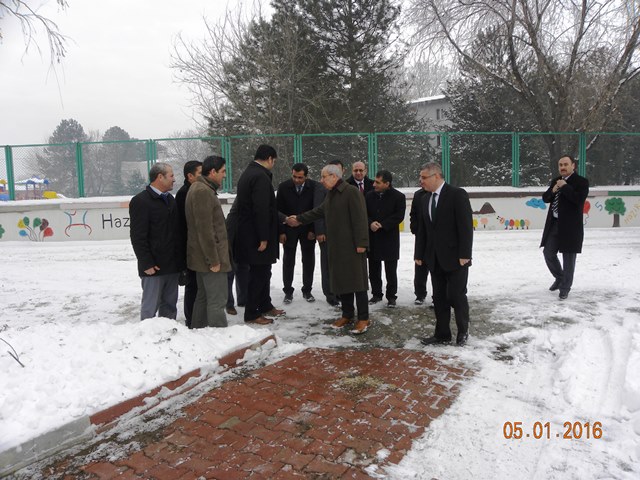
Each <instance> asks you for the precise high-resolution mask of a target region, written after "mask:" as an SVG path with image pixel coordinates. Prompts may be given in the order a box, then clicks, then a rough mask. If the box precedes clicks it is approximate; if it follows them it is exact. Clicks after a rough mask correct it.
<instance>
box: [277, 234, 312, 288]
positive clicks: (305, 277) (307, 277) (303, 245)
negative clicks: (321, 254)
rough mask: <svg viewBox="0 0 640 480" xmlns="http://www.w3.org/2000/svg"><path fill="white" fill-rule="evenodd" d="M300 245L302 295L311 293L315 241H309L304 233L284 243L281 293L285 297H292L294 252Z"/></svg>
mask: <svg viewBox="0 0 640 480" xmlns="http://www.w3.org/2000/svg"><path fill="white" fill-rule="evenodd" d="M298 243H300V251H301V253H302V293H304V294H307V293H311V289H312V288H313V271H314V270H315V268H316V241H315V240H309V239H308V238H307V236H306V233H304V234H301V235H298V236H297V237H295V238H289V237H288V236H287V241H286V242H285V243H284V246H283V250H284V254H283V256H282V283H283V284H284V288H283V289H282V291H283V292H284V294H285V295H293V290H294V289H293V271H294V269H295V265H296V250H297V248H298Z"/></svg>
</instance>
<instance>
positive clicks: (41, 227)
mask: <svg viewBox="0 0 640 480" xmlns="http://www.w3.org/2000/svg"><path fill="white" fill-rule="evenodd" d="M18 228H20V231H19V232H18V234H19V235H20V236H21V237H26V238H28V239H29V240H31V241H32V242H42V241H43V240H44V239H45V238H47V237H52V236H53V229H52V228H51V227H50V226H49V220H47V219H46V218H42V219H41V218H39V217H36V218H34V219H33V226H31V220H30V219H29V217H23V218H21V219H20V220H18Z"/></svg>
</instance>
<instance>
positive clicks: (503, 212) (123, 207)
mask: <svg viewBox="0 0 640 480" xmlns="http://www.w3.org/2000/svg"><path fill="white" fill-rule="evenodd" d="M413 191H414V190H409V191H404V190H403V192H404V193H405V195H406V196H407V213H406V217H405V221H404V225H405V226H406V229H408V225H409V209H410V206H411V200H412V198H413ZM542 193H543V191H542V190H541V191H540V192H531V194H530V195H526V196H523V193H522V192H517V191H516V192H489V191H487V190H483V191H481V192H478V191H474V189H472V188H471V189H469V195H470V200H471V208H472V209H473V224H474V228H475V229H476V230H477V231H482V230H536V229H542V228H543V227H544V222H545V219H546V216H547V211H548V208H549V205H548V204H545V203H544V202H543V201H542ZM129 200H130V198H128V197H126V198H123V197H118V198H114V197H112V198H111V199H104V198H99V199H98V198H96V199H91V198H85V199H75V200H72V199H53V200H46V201H45V200H38V201H16V202H0V242H4V241H21V242H60V241H75V240H84V241H86V240H117V239H126V238H129ZM221 201H222V203H223V209H224V211H225V215H226V214H227V213H228V211H229V209H230V208H231V203H232V202H233V195H229V194H224V195H221ZM583 218H584V224H585V227H587V228H592V227H596V228H611V227H614V228H628V227H640V191H607V190H592V192H591V195H590V196H589V198H588V199H587V201H586V202H585V205H584V210H583Z"/></svg>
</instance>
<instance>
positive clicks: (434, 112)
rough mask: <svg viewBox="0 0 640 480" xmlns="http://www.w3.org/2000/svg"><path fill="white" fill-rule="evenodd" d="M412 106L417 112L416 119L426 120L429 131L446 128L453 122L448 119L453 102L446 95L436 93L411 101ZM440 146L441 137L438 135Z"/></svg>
mask: <svg viewBox="0 0 640 480" xmlns="http://www.w3.org/2000/svg"><path fill="white" fill-rule="evenodd" d="M409 106H410V108H411V109H412V110H413V111H414V112H415V115H416V119H418V120H424V121H425V122H426V125H427V129H428V130H429V131H432V130H433V131H435V132H439V131H442V130H446V127H448V126H449V125H450V123H451V122H449V120H448V119H447V112H448V110H449V109H450V108H451V103H450V102H449V99H448V98H447V97H446V96H445V95H434V96H432V97H423V98H418V99H416V100H410V101H409ZM438 146H440V138H439V137H438Z"/></svg>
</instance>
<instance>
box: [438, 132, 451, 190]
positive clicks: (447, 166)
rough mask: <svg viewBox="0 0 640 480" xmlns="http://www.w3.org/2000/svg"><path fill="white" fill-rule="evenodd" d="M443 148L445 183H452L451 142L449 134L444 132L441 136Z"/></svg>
mask: <svg viewBox="0 0 640 480" xmlns="http://www.w3.org/2000/svg"><path fill="white" fill-rule="evenodd" d="M440 138H441V142H440V146H441V147H442V173H443V175H444V180H445V182H447V183H449V182H450V181H451V142H450V137H449V132H442V133H441V134H440Z"/></svg>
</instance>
